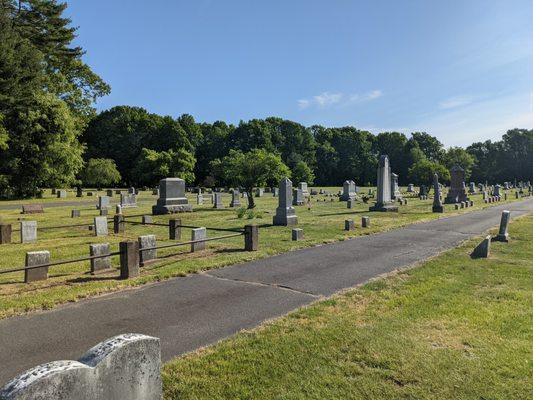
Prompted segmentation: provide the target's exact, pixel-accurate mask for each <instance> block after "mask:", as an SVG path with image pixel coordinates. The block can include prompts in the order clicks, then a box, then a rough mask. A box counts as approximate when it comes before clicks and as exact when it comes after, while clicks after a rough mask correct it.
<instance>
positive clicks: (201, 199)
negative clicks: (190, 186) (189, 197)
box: [196, 193, 204, 205]
mask: <svg viewBox="0 0 533 400" xmlns="http://www.w3.org/2000/svg"><path fill="white" fill-rule="evenodd" d="M196 204H197V205H202V204H204V196H203V195H202V194H200V193H199V194H197V195H196Z"/></svg>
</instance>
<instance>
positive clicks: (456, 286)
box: [163, 215, 533, 399]
mask: <svg viewBox="0 0 533 400" xmlns="http://www.w3.org/2000/svg"><path fill="white" fill-rule="evenodd" d="M510 235H511V238H512V240H511V242H510V243H508V244H505V243H493V244H492V254H491V257H490V258H489V259H477V260H473V259H471V258H470V257H469V253H470V251H471V250H472V249H473V247H474V246H475V245H476V244H477V243H478V242H479V240H480V239H476V240H471V241H469V242H468V243H466V244H465V245H463V246H461V247H459V248H456V249H453V250H450V251H448V252H446V253H443V254H442V255H440V256H439V257H437V258H435V259H432V260H430V261H428V262H425V263H424V264H423V265H421V266H418V267H416V268H413V269H410V270H407V271H404V272H400V273H398V274H396V275H394V276H389V277H387V278H385V279H379V280H375V281H373V282H370V283H368V284H366V285H364V286H362V287H360V288H357V289H353V290H350V291H347V292H345V293H343V294H339V295H336V296H333V297H332V298H330V299H328V300H324V301H320V302H317V303H315V304H313V305H311V306H308V307H306V308H303V309H301V310H299V311H296V312H293V313H291V314H289V315H288V316H286V317H283V318H280V319H277V320H274V321H271V322H269V323H267V324H265V325H264V326H262V327H260V328H258V329H256V330H253V331H251V332H243V333H240V334H238V335H237V336H235V337H233V338H231V339H228V340H225V341H223V342H221V343H219V344H217V345H215V346H212V347H209V348H205V349H202V350H199V351H197V352H195V353H191V354H189V355H186V356H184V357H182V358H178V359H176V360H175V361H173V362H170V363H168V364H167V365H165V367H164V369H163V379H164V380H163V382H164V393H165V398H166V399H222V398H224V399H252V398H254V399H392V398H398V399H526V398H529V399H531V394H532V393H533V364H532V361H533V334H532V327H533V245H532V243H533V216H531V215H529V216H527V217H523V218H521V219H518V220H516V221H514V222H513V223H512V224H511V226H510Z"/></svg>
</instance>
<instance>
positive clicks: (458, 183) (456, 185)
mask: <svg viewBox="0 0 533 400" xmlns="http://www.w3.org/2000/svg"><path fill="white" fill-rule="evenodd" d="M450 176H451V184H450V190H449V191H448V195H447V196H446V199H445V200H444V202H445V203H446V204H455V203H460V202H465V201H467V200H469V199H468V197H467V196H466V188H465V171H464V169H462V168H461V167H459V166H458V165H455V166H453V167H452V168H451V169H450Z"/></svg>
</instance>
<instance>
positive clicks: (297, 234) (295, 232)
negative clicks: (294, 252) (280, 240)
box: [291, 228, 304, 242]
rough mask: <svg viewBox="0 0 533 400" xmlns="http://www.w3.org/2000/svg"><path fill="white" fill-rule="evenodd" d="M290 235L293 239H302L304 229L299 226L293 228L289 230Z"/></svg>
mask: <svg viewBox="0 0 533 400" xmlns="http://www.w3.org/2000/svg"><path fill="white" fill-rule="evenodd" d="M291 236H292V240H293V241H295V242H296V241H299V240H303V238H304V230H303V229H301V228H293V229H292V231H291Z"/></svg>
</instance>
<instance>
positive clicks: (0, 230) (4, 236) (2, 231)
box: [0, 223, 13, 244]
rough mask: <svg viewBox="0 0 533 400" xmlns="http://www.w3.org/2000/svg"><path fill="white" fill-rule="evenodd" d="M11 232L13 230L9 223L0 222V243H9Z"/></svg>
mask: <svg viewBox="0 0 533 400" xmlns="http://www.w3.org/2000/svg"><path fill="white" fill-rule="evenodd" d="M12 232H13V227H12V226H11V224H2V223H0V244H9V243H11V235H12Z"/></svg>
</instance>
